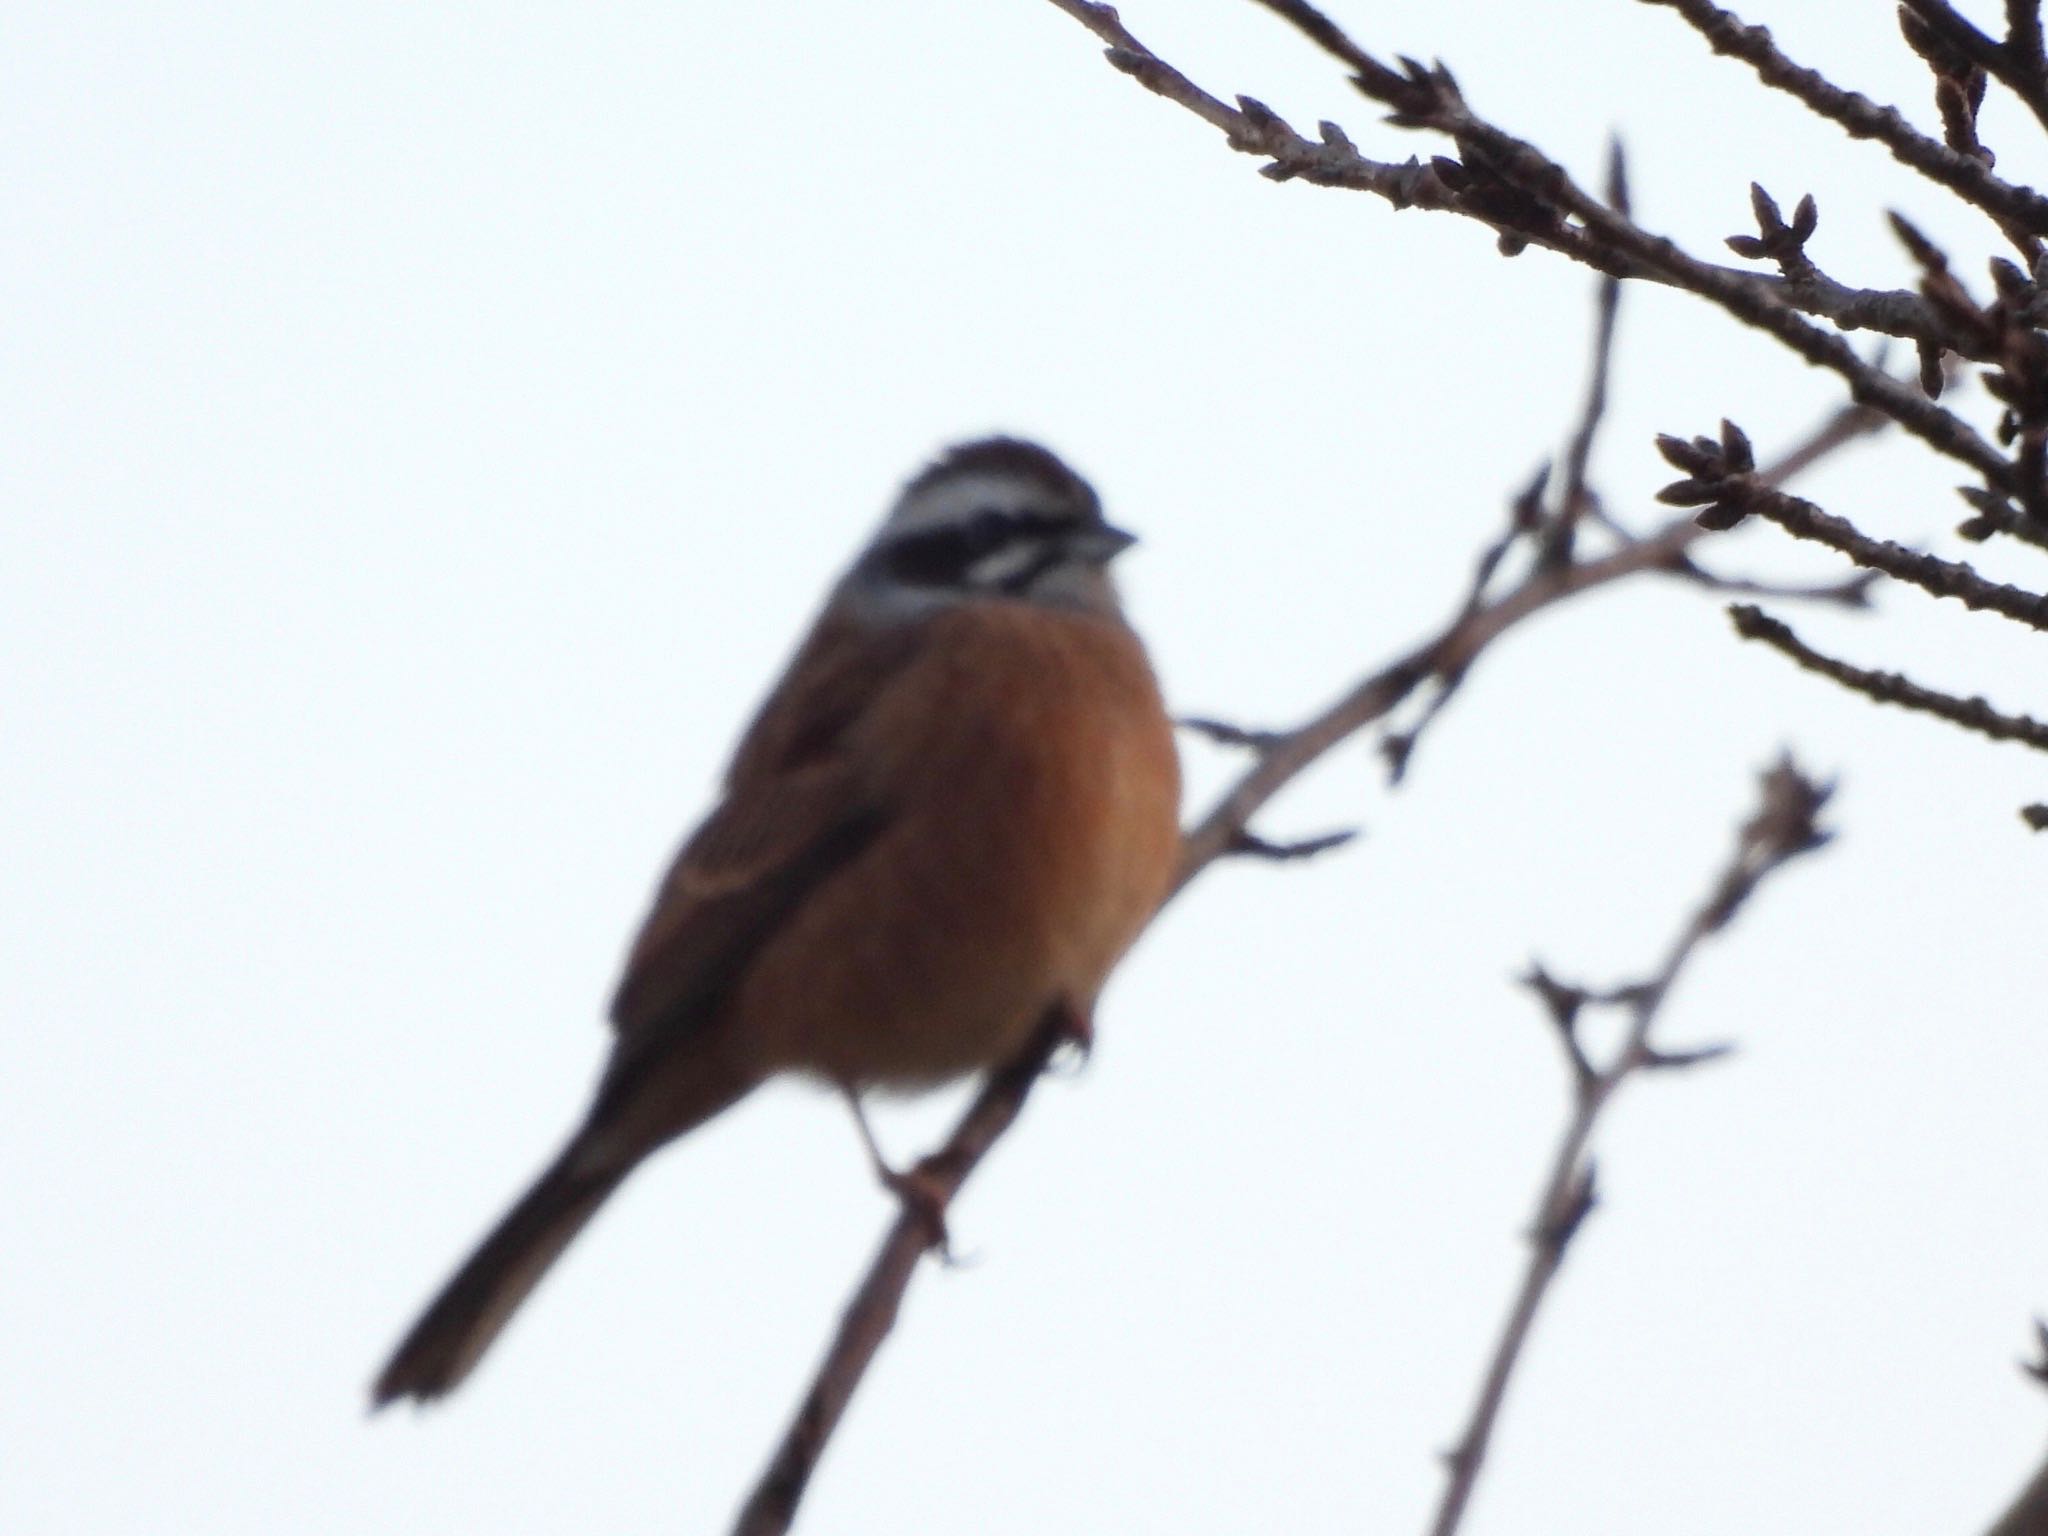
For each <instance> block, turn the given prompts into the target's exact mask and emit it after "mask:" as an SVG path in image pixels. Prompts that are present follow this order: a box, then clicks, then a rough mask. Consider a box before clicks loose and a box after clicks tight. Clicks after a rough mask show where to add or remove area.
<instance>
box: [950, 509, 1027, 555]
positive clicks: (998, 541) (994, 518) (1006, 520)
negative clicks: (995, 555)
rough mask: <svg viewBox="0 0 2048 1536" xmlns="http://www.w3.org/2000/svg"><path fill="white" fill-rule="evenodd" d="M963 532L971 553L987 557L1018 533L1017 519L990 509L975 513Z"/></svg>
mask: <svg viewBox="0 0 2048 1536" xmlns="http://www.w3.org/2000/svg"><path fill="white" fill-rule="evenodd" d="M961 531H962V532H963V533H964V534H965V536H966V542H967V548H968V551H969V553H970V554H973V555H985V554H987V553H988V552H989V551H990V550H992V549H997V548H999V547H1001V546H1002V545H1003V544H1005V543H1007V542H1008V541H1009V538H1010V536H1011V534H1012V533H1014V532H1015V531H1016V519H1014V518H1013V517H1011V516H1010V514H1009V513H1007V512H998V511H996V510H995V509H994V508H993V507H990V508H986V509H984V510H982V511H980V512H977V513H975V514H974V516H973V517H971V518H969V519H968V521H967V526H966V527H965V528H964V529H963V530H961Z"/></svg>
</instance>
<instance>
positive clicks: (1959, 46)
mask: <svg viewBox="0 0 2048 1536" xmlns="http://www.w3.org/2000/svg"><path fill="white" fill-rule="evenodd" d="M1899 8H1900V9H1901V10H1903V11H1906V12H1910V13H1911V14H1912V15H1913V16H1914V17H1915V18H1916V19H1917V20H1919V21H1920V22H1921V23H1922V24H1923V25H1925V27H1926V28H1927V29H1928V30H1929V31H1930V32H1932V33H1933V34H1934V35H1935V36H1937V37H1938V38H1940V39H1941V41H1942V42H1943V43H1945V44H1946V45H1947V46H1948V47H1950V48H1952V49H1954V50H1955V51H1956V52H1957V53H1959V54H1960V55H1961V56H1962V57H1963V58H1965V59H1967V60H1968V61H1969V62H1970V63H1972V64H1974V65H1976V66H1977V67H1978V68H1979V69H1981V70H1983V71H1985V72H1986V73H1987V74H1989V75H1991V76H1992V77H1993V78H1994V79H1996V80H2000V81H2002V82H2004V84H2005V85H2006V86H2008V87H2009V88H2010V89H2011V90H2012V93H2013V94H2014V95H2015V96H2017V97H2019V99H2020V100H2021V101H2022V102H2024V103H2025V104H2026V107H2027V110H2028V111H2029V112H2032V113H2033V114H2034V116H2035V117H2036V118H2038V119H2040V122H2041V125H2042V126H2043V127H2048V71H2044V70H2043V68H2042V66H2041V62H2040V52H2039V48H2038V46H2036V47H2035V48H2034V50H2033V51H2032V56H2031V57H2029V51H2028V48H2027V46H2026V38H2025V37H2024V36H2022V37H2021V38H2020V47H2019V48H2018V49H2017V50H2011V49H2008V48H2007V46H2006V45H2004V44H2001V43H1994V42H1993V41H1992V40H1991V39H1990V38H1988V37H1986V36H1985V35H1984V34H1983V33H1982V32H1980V31H1978V30H1977V28H1976V27H1975V26H1974V25H1972V24H1971V22H1970V21H1969V19H1968V18H1967V17H1965V16H1964V15H1963V14H1962V13H1961V12H1960V11H1958V10H1957V9H1956V8H1955V7H1954V6H1952V5H1950V4H1949V3H1948V0H1901V4H1900V7H1899ZM2008 14H2009V13H2008ZM2033 35H2034V36H2035V37H2036V38H2038V36H2039V22H2038V20H2037V21H2036V23H2035V25H2034V34H2033Z"/></svg>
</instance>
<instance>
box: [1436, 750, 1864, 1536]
mask: <svg viewBox="0 0 2048 1536" xmlns="http://www.w3.org/2000/svg"><path fill="white" fill-rule="evenodd" d="M1829 793H1830V791H1829V789H1828V788H1827V787H1826V786H1823V785H1819V784H1816V783H1814V782H1813V781H1812V780H1811V779H1809V778H1807V777H1806V775H1805V774H1803V773H1801V772H1800V771H1799V769H1798V768H1797V767H1796V766H1795V765H1794V764H1793V762H1792V761H1791V759H1790V758H1786V759H1783V760H1781V761H1780V762H1779V763H1778V764H1777V766H1776V767H1774V768H1772V769H1771V770H1770V771H1769V772H1767V773H1766V774H1764V775H1763V781H1762V793H1761V796H1760V800H1759V804H1758V807H1757V810H1756V813H1755V814H1754V815H1753V816H1751V817H1750V819H1749V820H1748V821H1747V822H1745V823H1744V824H1743V826H1742V829H1741V831H1740V832H1739V833H1737V835H1736V838H1735V850H1734V853H1733V854H1732V856H1731V857H1730V859H1729V861H1728V865H1727V867H1726V868H1725V869H1724V870H1723V871H1722V873H1721V875H1720V878H1719V879H1717V880H1716V881H1715V882H1714V886H1713V889H1712V891H1711V892H1710V893H1709V895H1708V896H1707V899H1706V900H1705V901H1703V902H1702V903H1701V904H1700V906H1699V907H1698V908H1697V910H1695V911H1694V913H1693V915H1692V917H1691V918H1690V919H1689V920H1688V921H1687V922H1686V924H1685V926H1684V928H1682V929H1681V930H1680V932H1679V934H1678V937H1677V938H1676V939H1675V940H1674V941H1673V943H1672V945H1671V947H1670V949H1669V950H1668V951H1667V952H1666V954H1665V956H1664V960H1663V963H1662V965H1660V966H1659V968H1658V970H1657V972H1656V974H1655V975H1653V976H1652V977H1651V978H1650V979H1649V980H1647V981H1643V982H1638V983H1636V984H1635V985H1633V986H1630V987H1626V988H1623V989H1621V990H1620V991H1619V992H1618V993H1616V994H1615V996H1616V997H1617V998H1619V999H1620V1000H1622V1003H1623V1006H1625V1007H1626V1008H1627V1009H1628V1010H1629V1022H1628V1028H1627V1032H1626V1034H1625V1035H1624V1036H1623V1038H1622V1042H1621V1044H1620V1046H1619V1047H1618V1048H1617V1049H1616V1050H1615V1052H1614V1054H1613V1056H1612V1058H1611V1059H1610V1060H1609V1061H1608V1063H1607V1064H1606V1065H1605V1066H1604V1067H1596V1066H1595V1065H1594V1064H1593V1062H1592V1061H1591V1060H1590V1058H1589V1057H1588V1056H1587V1054H1586V1052H1585V1049H1584V1047H1583V1046H1582V1045H1581V1044H1580V1041H1579V1037H1578V1033H1577V1029H1576V1020H1577V1015H1578V1011H1579V1008H1580V1007H1581V1006H1583V1005H1584V1004H1585V1003H1587V1002H1591V1001H1597V999H1594V998H1592V997H1590V996H1589V995H1588V994H1587V993H1586V992H1585V991H1584V990H1583V989H1579V988H1566V987H1563V986H1562V985H1561V984H1560V983H1558V982H1556V981H1554V980H1552V979H1551V978H1550V976H1549V975H1548V974H1547V973H1546V972H1545V971H1544V970H1543V969H1542V968H1541V967H1540V966H1539V967H1537V968H1536V969H1535V970H1534V972H1533V973H1532V981H1531V984H1532V985H1533V986H1535V987H1536V989H1537V991H1538V992H1539V994H1540V995H1541V996H1542V997H1543V999H1544V1002H1545V1005H1546V1007H1547V1009H1548V1011H1549V1013H1550V1016H1551V1020H1552V1022H1553V1023H1554V1024H1556V1025H1557V1028H1558V1033H1559V1035H1560V1037H1561V1039H1562V1041H1563V1044H1564V1047H1565V1051H1566V1055H1567V1059H1568V1062H1569V1064H1570V1066H1571V1068H1572V1112H1571V1116H1570V1118H1569V1120H1568V1121H1567V1122H1566V1125H1565V1129H1564V1133H1563V1135H1562V1136H1561V1137H1560V1139H1559V1141H1558V1146H1557V1151H1556V1153H1555V1155H1554V1156H1553V1157H1552V1159H1551V1163H1550V1172H1549V1174H1548V1176H1547V1178H1546V1179H1545V1181H1544V1187H1543V1193H1542V1194H1541V1195H1540V1196H1539V1197H1538V1198H1537V1201H1536V1212H1535V1217H1534V1220H1533V1221H1532V1222H1531V1224H1530V1231H1529V1260H1528V1264H1527V1266H1526V1267H1525V1268H1524V1270H1523V1272H1522V1280H1521V1284H1520V1285H1519V1286H1518V1287H1517V1288H1516V1292H1515V1299H1514V1302H1513V1304H1512V1305H1511V1306H1510V1307H1509V1309H1508V1316H1507V1321H1506V1323H1505V1324H1503V1326H1502V1328H1501V1332H1500V1337H1499V1339H1498V1341H1497V1342H1496V1343H1495V1346H1494V1350H1493V1354H1492V1356H1491V1358H1490V1359H1489V1361H1488V1363H1487V1367H1486V1371H1485V1373H1484V1376H1483V1378H1482V1381H1481V1384H1480V1389H1479V1398H1478V1401H1477V1402H1476V1403H1475V1404H1474V1405H1473V1408H1472V1413H1471V1416H1470V1418H1469V1419H1467V1421H1466V1424H1465V1428H1464V1430H1463V1432H1462V1433H1461V1434H1460V1435H1459V1437H1458V1442H1457V1445H1456V1447H1455V1449H1453V1450H1452V1451H1451V1452H1450V1453H1449V1455H1448V1456H1447V1457H1446V1458H1445V1460H1446V1461H1447V1462H1448V1464H1449V1467H1450V1480H1449V1482H1448V1484H1447V1485H1446V1486H1445V1488H1444V1493H1443V1498H1442V1500H1441V1502H1440V1503H1439V1504H1438V1506H1437V1512H1436V1519H1435V1521H1434V1522H1433V1523H1432V1525H1431V1527H1430V1530H1431V1533H1432V1536H1452V1533H1453V1532H1455V1531H1456V1530H1457V1529H1458V1526H1459V1523H1460V1522H1461V1521H1462V1519H1463V1518H1464V1514H1465V1508H1466V1505H1467V1504H1468V1503H1469V1502H1470V1500H1471V1497H1472V1490H1473V1488H1474V1487H1475V1486H1476V1485H1477V1483H1478V1479H1479V1472H1480V1469H1481V1467H1482V1466H1484V1464H1485V1461H1486V1453H1487V1450H1488V1448H1489V1447H1490V1446H1491V1444H1492V1440H1493V1431H1494V1427H1495V1425H1496V1424H1497V1423H1498V1422H1499V1418H1500V1411H1501V1407H1502V1405H1503V1404H1504V1403H1505V1402H1506V1400H1507V1389H1508V1383H1509V1381H1510V1380H1511V1379H1512V1378H1513V1376H1514V1372H1515V1367H1516V1365H1517V1364H1518V1362H1519V1361H1520V1359H1521V1355H1522V1349H1523V1347H1524V1345H1526V1344H1527V1342H1528V1339H1529V1333H1530V1330H1531V1329H1532V1327H1533V1326H1534V1324H1535V1320H1536V1314H1537V1312H1538V1310H1539V1309H1540V1308H1541V1306H1542V1304H1543V1300H1544V1298H1545V1296H1546V1295H1547V1294H1548V1293H1549V1290H1550V1285H1551V1282H1552V1281H1553V1280H1555V1279H1556V1278H1557V1272H1558V1270H1559V1268H1560V1267H1561V1266H1562V1265H1563V1263H1564V1255H1565V1250H1566V1249H1567V1248H1568V1247H1569V1246H1570V1244H1571V1240H1572V1238H1573V1237H1574V1236H1575V1235H1576V1234H1577V1232H1578V1230H1579V1228H1580V1227H1581V1225H1583V1223H1584V1221H1585V1218H1586V1217H1587V1216H1588V1215H1589V1214H1590V1213H1591V1211H1592V1209H1593V1205H1594V1203H1595V1202H1594V1171H1593V1162H1592V1158H1591V1157H1590V1156H1589V1154H1588V1151H1587V1148H1588V1147H1589V1146H1590V1145H1591V1144H1592V1139H1593V1132H1594V1130H1595V1128H1596V1127H1597V1125H1598V1124H1599V1120H1600V1115H1601V1112H1602V1111H1604V1110H1605V1109H1606V1108H1607V1106H1608V1105H1609V1104H1610V1103H1611V1102H1613V1099H1614V1096H1615V1094H1616V1093H1617V1092H1619V1091H1620V1089H1621V1086H1622V1084H1623V1083H1625V1082H1626V1081H1627V1080H1628V1079H1629V1078H1630V1077H1632V1076H1634V1075H1635V1074H1636V1073H1638V1072H1643V1071H1650V1070H1656V1069H1665V1068H1677V1067H1681V1066H1686V1065H1693V1064H1697V1063H1699V1062H1702V1061H1707V1060H1711V1059H1714V1058H1715V1057H1718V1056H1720V1055H1723V1054H1725V1053H1726V1047H1721V1046H1710V1047H1704V1048H1701V1049H1698V1050H1690V1051H1663V1050H1659V1049H1658V1048H1657V1047H1655V1046H1654V1045H1653V1044H1652V1043H1651V1040H1650V1034H1651V1030H1652V1028H1653V1027H1654V1026H1655V1024H1656V1022H1657V1015H1658V1011H1659V1010H1660V1009H1661V1008H1662V1007H1663V1005H1664V1002H1665V1000H1666V999H1667V998H1668V997H1669V996H1670V995H1671V989H1672V987H1673V986H1674V985H1675V984H1676V983H1677V981H1678V978H1679V975H1680V974H1681V973H1682V972H1683V971H1684V969H1685V967H1686V964H1687V962H1688V961H1690V960H1691V959H1692V956H1693V954H1694V952H1695V951H1696V950H1697V949H1698V948H1699V946H1700V944H1701V943H1702V942H1703V941H1704V940H1705V939H1706V938H1707V937H1708V936H1709V935H1711V934H1713V933H1716V932H1718V931H1720V930H1721V929H1723V928H1725V927H1726V926H1727V925H1728V924H1729V922H1730V921H1731V920H1732V919H1733V918H1734V916H1735V914H1736V913H1737V912H1738V911H1739V910H1740V909H1741V907H1742V905H1743V904H1744V902H1746V901H1747V900H1748V898H1749V897H1750V896H1751V895H1752V894H1754V892H1755V891H1756V888H1757V886H1758V885H1759V884H1761V883H1762V882H1763V880H1764V879H1766V878H1767V877H1768V876H1769V875H1770V874H1772V873H1773V872H1774V871H1775V870H1777V869H1779V868H1781V867H1783V866H1784V865H1785V864H1786V863H1788V862H1790V861H1791V860H1792V859H1795V858H1797V857H1798V856H1799V855H1800V854H1802V853H1807V852H1810V851H1811V850H1813V849H1816V848H1819V847H1820V846H1821V845H1822V844H1823V843H1825V842H1826V841H1827V837H1828V834H1827V833H1825V832H1823V831H1822V830H1821V829H1820V828H1819V826H1818V825H1817V824H1816V817H1817V816H1818V815H1819V813H1820V810H1821V807H1822V806H1824V805H1825V804H1826V803H1827V799H1828V795H1829Z"/></svg>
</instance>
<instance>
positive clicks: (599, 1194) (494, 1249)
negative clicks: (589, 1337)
mask: <svg viewBox="0 0 2048 1536" xmlns="http://www.w3.org/2000/svg"><path fill="white" fill-rule="evenodd" d="M581 1142H582V1138H581V1137H578V1138H576V1140H574V1141H571V1142H570V1144H569V1147H568V1150H567V1151H565V1152H563V1154H562V1155H561V1156H560V1157H559V1158H557V1159H556V1160H555V1161H554V1163H553V1164H551V1165H550V1166H549V1168H548V1169H547V1171H546V1172H544V1173H543V1174H541V1176H540V1177H539V1178H538V1179H537V1180H535V1181H534V1185H533V1187H532V1188H531V1189H529V1190H528V1191H527V1192H526V1193H525V1194H524V1195H522V1196H521V1197H520V1199H519V1202H518V1203H517V1204H516V1205H514V1206H513V1207H512V1209H511V1210H510V1211H508V1212H506V1214H505V1217H504V1219H503V1220H502V1221H500V1222H499V1223H498V1224H497V1226H495V1227H493V1228H492V1229H491V1232H490V1235H489V1236H488V1237H486V1238H485V1239H484V1240H483V1242H482V1243H480V1244H478V1246H477V1250H476V1252H475V1253H473V1254H471V1255H470V1256H469V1258H468V1260H467V1261H466V1262H465V1263H464V1264H463V1266H462V1268H460V1269H458V1270H457V1271H456V1272H455V1276H454V1278H453V1279H451V1280H450V1281H449V1282H448V1283H447V1284H446V1285H445V1286H443V1287H442V1288H441V1293H440V1294H439V1295H438V1296H436V1297H435V1298H434V1300H433V1301H432V1303H431V1304H429V1306H428V1307H427V1310H426V1312H425V1313H424V1314H423V1315H422V1316H421V1317H420V1320H419V1321H418V1322H417V1323H415V1324H413V1326H412V1331H411V1332H409V1333H408V1334H406V1336H405V1338H404V1340H403V1341H402V1342H401V1343H400V1344H399V1346H398V1348H397V1349H396V1350H395V1351H394V1352H393V1353H392V1356H391V1361H390V1363H389V1364H388V1365H386V1366H385V1367H384V1370H383V1372H382V1373H381V1374H380V1375H379V1376H378V1377H377V1383H376V1385H375V1386H374V1387H373V1388H371V1393H370V1398H371V1404H372V1406H373V1407H377V1408H381V1407H383V1406H384V1405H385V1404H386V1403H389V1402H393V1401H395V1400H396V1399H398V1398H402V1397H410V1398H415V1399H418V1400H419V1401H421V1402H426V1401H428V1400H429V1399H432V1398H436V1397H440V1396H442V1395H443V1394H445V1393H447V1392H451V1391H453V1390H454V1389H455V1388H456V1387H457V1386H459V1385H461V1383H462V1379H463V1378H464V1377H465V1376H467V1375H468V1374H469V1373H470V1370H471V1368H472V1367H474V1366H475V1364H476V1363H477V1361H478V1359H479V1358H481V1357H482V1355H483V1352H484V1351H485V1350H486V1349H488V1348H489V1347H490V1345H491V1341H492V1340H493V1339H495V1338H497V1336H498V1333H499V1331H500V1330H501V1329H502V1328H504V1326H505V1324H506V1323H507V1322H508V1321H510V1320H511V1317H512V1314H513V1313H514V1312H515V1311H517V1310H518V1307H519V1304H520V1303H521V1302H523V1301H525V1300H526V1298H527V1297H528V1296H529V1295H531V1294H532V1292H533V1288H534V1287H535V1286H536V1285H538V1284H539V1283H540V1280H541V1277H542V1276H543V1275H545V1274H546V1273H547V1272H548V1270H549V1268H550V1267H551V1266H552V1265H553V1264H554V1262H555V1260H556V1259H558V1258H560V1257H561V1256H562V1250H563V1249H565V1248H567V1247H568V1246H569V1243H570V1241H571V1240H572V1239H573V1238H574V1237H575V1236H576V1234H577V1233H578V1232H581V1231H582V1230H583V1227H584V1224H585V1223H586V1222H588V1221H589V1220H590V1218H591V1217H592V1216H595V1215H596V1214H597V1209H598V1207H599V1206H601V1205H603V1204H604V1202H605V1198H606V1197H607V1196H608V1195H610V1194H611V1192H612V1191H613V1190H615V1189H617V1188H618V1187H619V1184H620V1182H621V1181H622V1180H623V1179H624V1178H625V1176H626V1174H627V1173H628V1172H630V1171H631V1165H630V1164H628V1165H627V1166H626V1167H622V1168H598V1169H595V1170H593V1169H590V1168H588V1167H584V1166H579V1162H580V1161H582V1159H581V1158H580V1153H581V1151H582V1147H581Z"/></svg>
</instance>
